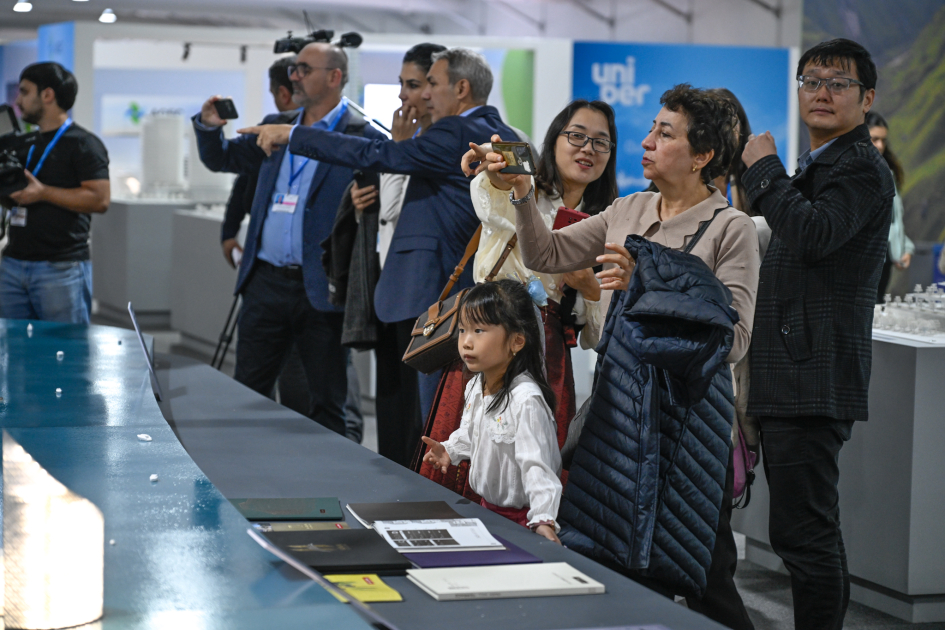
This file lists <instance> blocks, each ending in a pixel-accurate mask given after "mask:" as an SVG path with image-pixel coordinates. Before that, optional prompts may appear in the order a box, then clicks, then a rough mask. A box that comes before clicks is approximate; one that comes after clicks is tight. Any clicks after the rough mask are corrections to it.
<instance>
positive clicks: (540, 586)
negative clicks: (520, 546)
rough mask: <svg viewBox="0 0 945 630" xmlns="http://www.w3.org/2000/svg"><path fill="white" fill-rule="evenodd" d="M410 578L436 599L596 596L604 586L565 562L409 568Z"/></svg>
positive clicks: (408, 575) (603, 589)
mask: <svg viewBox="0 0 945 630" xmlns="http://www.w3.org/2000/svg"><path fill="white" fill-rule="evenodd" d="M407 578H408V579H409V580H410V581H411V582H413V583H414V584H416V585H417V586H419V587H420V588H421V589H423V590H424V591H425V592H426V593H427V594H428V595H430V596H431V597H432V598H433V599H435V600H437V601H439V602H442V601H451V600H459V599H504V598H510V597H549V596H553V595H597V594H599V593H603V592H605V588H604V585H603V584H601V583H600V582H598V581H597V580H594V579H592V578H589V577H588V576H586V575H584V574H583V573H581V572H580V571H578V570H577V569H575V568H574V567H572V566H571V565H569V564H568V563H566V562H548V563H544V564H513V565H501V566H491V567H463V568H456V569H410V570H409V571H407Z"/></svg>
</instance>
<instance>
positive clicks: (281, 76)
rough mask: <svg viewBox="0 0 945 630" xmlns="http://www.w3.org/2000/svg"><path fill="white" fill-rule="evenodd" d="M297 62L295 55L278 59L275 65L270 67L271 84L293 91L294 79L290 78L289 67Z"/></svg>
mask: <svg viewBox="0 0 945 630" xmlns="http://www.w3.org/2000/svg"><path fill="white" fill-rule="evenodd" d="M295 61H296V59H295V55H289V56H288V57H282V58H281V59H276V61H275V63H273V64H272V65H271V66H269V83H271V84H275V85H276V86H279V85H281V86H282V87H284V88H287V89H288V90H289V91H290V92H291V91H292V79H290V78H289V66H291V65H292V64H294V63H295Z"/></svg>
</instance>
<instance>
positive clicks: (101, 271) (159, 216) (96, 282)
mask: <svg viewBox="0 0 945 630" xmlns="http://www.w3.org/2000/svg"><path fill="white" fill-rule="evenodd" d="M192 207H193V204H192V203H190V202H189V201H186V200H155V199H149V200H144V199H142V200H126V201H118V200H113V201H112V202H111V205H110V206H109V208H108V212H106V213H105V214H102V215H96V216H95V217H93V219H92V238H91V248H92V282H93V297H94V298H95V300H96V301H97V302H98V313H99V315H101V316H103V317H105V318H108V319H110V320H114V321H116V322H120V323H121V324H122V325H125V324H126V323H127V320H128V311H127V306H128V302H133V303H134V305H135V312H136V313H137V315H138V319H139V321H140V322H141V324H142V326H144V327H146V328H166V327H167V326H168V325H169V324H170V311H171V251H172V247H171V223H172V220H173V217H174V211H175V210H177V209H179V208H192ZM218 240H219V239H218Z"/></svg>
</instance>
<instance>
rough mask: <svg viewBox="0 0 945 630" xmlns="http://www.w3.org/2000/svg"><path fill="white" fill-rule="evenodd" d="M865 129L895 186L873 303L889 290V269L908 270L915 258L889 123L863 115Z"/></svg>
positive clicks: (878, 301) (878, 116) (882, 119)
mask: <svg viewBox="0 0 945 630" xmlns="http://www.w3.org/2000/svg"><path fill="white" fill-rule="evenodd" d="M866 126H867V127H869V130H870V140H872V141H873V146H874V147H876V150H877V151H879V153H880V155H882V156H883V159H884V160H886V165H887V166H889V170H890V171H892V174H893V180H894V182H895V185H896V196H895V198H893V207H892V221H891V223H890V225H889V248H888V249H887V250H886V261H885V262H884V263H883V273H882V275H881V276H880V277H879V287H878V288H877V293H876V303H877V304H881V303H882V302H883V296H884V295H885V294H886V289H887V287H888V286H889V276H890V275H891V273H892V268H893V267H894V266H895V267H896V269H908V268H909V264H910V263H911V262H912V255H913V254H915V244H914V243H913V242H912V239H910V238H909V237H908V236H906V226H905V224H904V221H903V207H902V196H901V195H900V194H899V189H900V188H902V184H903V180H904V179H905V171H903V169H902V164H901V163H900V162H899V158H897V157H896V154H895V153H893V152H892V149H890V148H889V123H887V122H886V119H885V118H883V117H882V116H881V115H880V114H877V113H876V112H872V111H871V112H869V113H868V114H866Z"/></svg>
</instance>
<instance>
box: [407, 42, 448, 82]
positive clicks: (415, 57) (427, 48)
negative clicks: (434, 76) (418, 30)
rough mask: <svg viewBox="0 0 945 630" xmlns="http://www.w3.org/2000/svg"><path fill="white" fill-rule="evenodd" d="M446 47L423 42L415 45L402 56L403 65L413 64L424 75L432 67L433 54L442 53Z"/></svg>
mask: <svg viewBox="0 0 945 630" xmlns="http://www.w3.org/2000/svg"><path fill="white" fill-rule="evenodd" d="M444 50H446V46H440V45H439V44H431V43H429V42H424V43H423V44H417V45H416V46H414V47H413V48H411V49H410V50H408V51H407V53H406V54H405V55H404V61H403V62H404V63H413V64H416V65H418V66H420V67H421V68H423V72H424V74H425V73H427V72H429V71H430V68H431V67H432V66H433V59H432V57H433V53H438V52H443V51H444Z"/></svg>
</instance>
